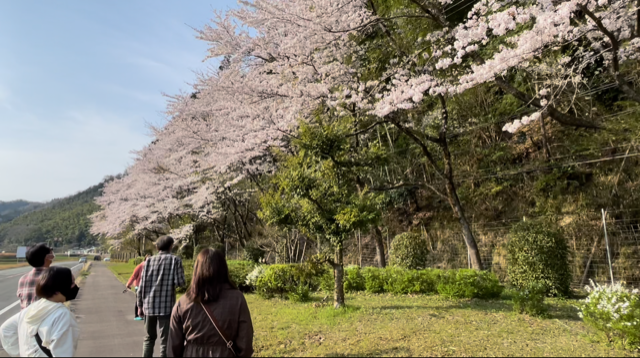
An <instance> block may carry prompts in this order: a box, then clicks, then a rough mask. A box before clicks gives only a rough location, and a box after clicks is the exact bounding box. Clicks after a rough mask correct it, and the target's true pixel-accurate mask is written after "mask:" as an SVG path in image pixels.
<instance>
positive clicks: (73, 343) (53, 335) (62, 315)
mask: <svg viewBox="0 0 640 358" xmlns="http://www.w3.org/2000/svg"><path fill="white" fill-rule="evenodd" d="M78 290H79V288H78V286H76V285H75V283H74V282H73V275H72V274H71V270H70V269H68V268H65V267H51V268H49V269H47V271H46V272H45V273H43V274H42V276H40V279H39V281H38V283H37V284H36V294H37V295H38V297H40V300H38V301H36V302H34V303H32V304H31V305H30V306H29V307H28V308H26V309H24V310H22V311H21V312H20V313H18V314H16V315H15V316H13V317H11V318H10V319H9V320H8V321H6V322H5V323H4V324H3V325H2V327H0V340H1V341H2V346H3V347H4V350H5V351H6V352H7V353H8V354H9V355H11V356H12V357H18V356H20V357H73V355H74V354H75V352H76V348H77V347H78V338H79V336H80V330H79V328H78V323H77V322H76V319H75V316H74V315H73V313H71V311H69V309H68V308H67V307H66V306H65V305H64V302H66V301H70V300H73V299H75V298H76V296H77V295H78Z"/></svg>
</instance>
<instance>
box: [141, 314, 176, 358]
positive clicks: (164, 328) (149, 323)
mask: <svg viewBox="0 0 640 358" xmlns="http://www.w3.org/2000/svg"><path fill="white" fill-rule="evenodd" d="M170 323H171V316H145V317H144V329H145V331H146V332H147V336H146V337H144V345H143V347H142V356H143V357H153V348H154V347H155V345H156V339H158V328H160V357H163V358H164V357H166V356H167V340H168V339H169V324H170Z"/></svg>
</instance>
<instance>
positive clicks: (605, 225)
mask: <svg viewBox="0 0 640 358" xmlns="http://www.w3.org/2000/svg"><path fill="white" fill-rule="evenodd" d="M606 216H607V213H606V212H605V211H604V209H602V224H603V226H604V241H605V242H606V244H607V258H608V259H609V273H610V274H611V284H612V285H613V266H612V265H611V250H610V249H609V237H608V235H607V220H606Z"/></svg>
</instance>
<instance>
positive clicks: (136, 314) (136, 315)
mask: <svg viewBox="0 0 640 358" xmlns="http://www.w3.org/2000/svg"><path fill="white" fill-rule="evenodd" d="M135 312H136V313H135V316H134V317H135V318H138V317H140V316H138V302H136V303H135Z"/></svg>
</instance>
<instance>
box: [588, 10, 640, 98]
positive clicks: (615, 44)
mask: <svg viewBox="0 0 640 358" xmlns="http://www.w3.org/2000/svg"><path fill="white" fill-rule="evenodd" d="M578 7H579V8H580V10H582V12H584V13H585V14H586V15H587V16H588V17H589V18H590V19H591V20H593V22H595V23H596V26H598V29H599V30H600V32H602V33H603V34H604V35H605V36H607V38H609V41H611V50H612V51H611V52H612V61H611V63H612V65H613V76H614V77H615V78H616V82H617V83H618V87H620V89H621V90H622V92H624V94H626V95H627V96H629V98H631V99H633V100H634V101H636V102H638V103H640V95H638V93H636V91H634V90H633V88H631V87H630V86H629V84H627V82H626V81H625V79H624V77H622V75H621V74H620V59H619V57H618V53H619V52H620V42H619V41H618V38H616V36H615V35H614V34H613V33H612V32H611V31H609V29H607V27H606V26H604V24H603V23H602V20H600V18H599V17H597V16H596V14H594V13H593V12H591V10H589V9H588V8H587V7H586V6H584V5H582V4H579V5H578ZM639 11H640V10H639ZM638 21H640V20H638Z"/></svg>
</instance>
